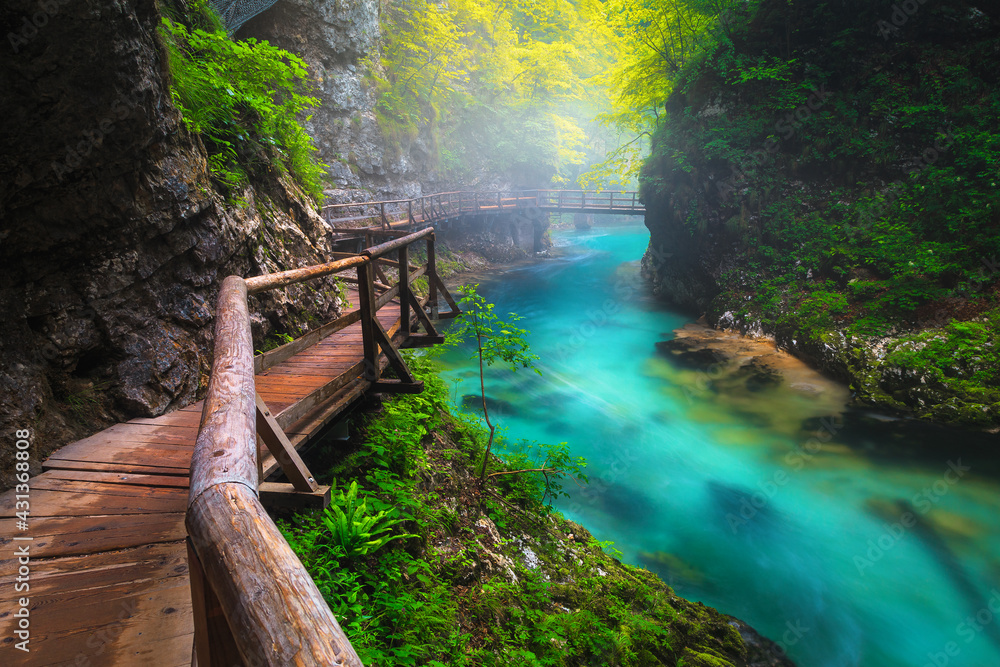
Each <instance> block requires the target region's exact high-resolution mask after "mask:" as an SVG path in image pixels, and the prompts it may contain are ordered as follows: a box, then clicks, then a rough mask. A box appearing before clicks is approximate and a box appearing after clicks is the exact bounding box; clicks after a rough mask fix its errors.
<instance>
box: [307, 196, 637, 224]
mask: <svg viewBox="0 0 1000 667" xmlns="http://www.w3.org/2000/svg"><path fill="white" fill-rule="evenodd" d="M541 213H596V214H611V215H645V214H646V207H645V205H644V204H643V203H642V202H641V201H639V193H638V192H632V191H629V192H617V191H613V190H612V191H601V192H589V191H586V190H525V191H522V192H507V193H505V192H489V193H486V192H441V193H438V194H433V195H426V196H423V197H418V198H416V199H397V200H392V201H373V202H363V203H351V204H330V205H327V206H324V207H323V218H324V219H325V220H326V221H327V223H328V224H330V226H331V227H333V228H334V229H335V230H339V231H351V230H352V228H356V227H365V226H371V227H379V228H381V229H398V228H410V229H413V228H417V227H421V226H427V225H433V224H438V223H443V222H449V221H452V220H456V219H458V218H462V217H468V216H483V215H497V214H519V215H523V216H525V217H528V218H536V217H538V216H539V214H541Z"/></svg>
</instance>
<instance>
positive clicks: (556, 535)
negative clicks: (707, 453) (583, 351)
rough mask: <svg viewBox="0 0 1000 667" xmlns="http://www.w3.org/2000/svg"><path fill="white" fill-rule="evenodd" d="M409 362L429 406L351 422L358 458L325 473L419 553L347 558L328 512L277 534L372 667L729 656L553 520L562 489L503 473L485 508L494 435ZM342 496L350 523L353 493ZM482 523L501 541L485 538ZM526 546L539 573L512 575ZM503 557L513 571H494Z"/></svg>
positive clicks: (703, 627) (719, 630)
mask: <svg viewBox="0 0 1000 667" xmlns="http://www.w3.org/2000/svg"><path fill="white" fill-rule="evenodd" d="M407 363H408V365H409V366H410V368H411V369H412V370H413V372H414V373H415V374H416V375H417V376H418V377H419V378H420V379H421V380H423V381H424V383H425V391H424V393H423V394H417V395H399V396H395V397H393V398H392V399H391V400H387V401H386V402H385V403H384V404H383V409H382V411H381V412H380V413H379V414H377V415H371V416H362V417H360V418H359V419H358V420H356V422H355V424H354V426H355V428H358V429H360V430H361V431H362V434H361V435H360V436H358V440H359V444H358V446H357V449H355V450H354V451H353V452H351V453H350V454H348V455H346V456H344V455H341V458H340V460H339V461H338V462H337V463H336V464H334V466H333V468H332V470H331V474H332V475H333V476H334V477H335V478H342V479H347V478H350V479H353V480H357V481H358V484H357V492H356V494H354V497H355V503H354V507H355V508H357V507H358V502H357V500H356V499H357V498H362V497H363V498H364V502H365V504H366V506H367V508H369V509H367V510H366V511H365V512H364V513H363V514H364V515H365V516H369V517H370V516H375V515H377V514H379V513H381V512H386V511H390V512H392V511H396V512H398V515H394V516H395V518H393V519H391V521H393V522H394V523H393V525H392V526H387V527H389V528H390V530H389V532H387V533H384V534H383V537H390V536H396V537H398V536H399V535H397V534H396V532H395V531H397V529H398V531H399V532H402V530H406V531H408V532H412V533H415V534H419V535H420V539H408V540H405V541H403V540H395V539H393V541H391V542H390V541H388V540H387V541H386V542H385V543H383V544H382V545H380V548H378V549H371V550H369V551H368V553H367V554H364V555H356V556H354V557H351V556H349V554H348V553H347V551H346V550H345V547H344V546H343V545H342V543H341V542H340V541H339V540H337V539H335V538H334V537H333V536H332V535H333V533H334V531H337V530H340V528H337V527H331V526H329V525H328V522H327V521H325V520H324V513H321V512H311V513H306V514H300V515H297V516H296V517H294V518H293V519H292V520H291V521H287V522H281V523H280V524H279V526H280V528H281V530H282V533H283V534H284V535H285V537H286V539H287V540H288V541H289V544H291V545H292V548H293V549H294V550H295V552H296V554H298V556H299V558H300V559H301V560H302V562H303V564H304V565H305V567H306V569H307V570H308V571H309V573H310V574H311V575H312V577H313V579H314V580H315V582H316V584H317V586H318V588H319V589H320V591H321V592H322V594H323V595H324V597H325V599H326V600H327V602H328V604H329V605H330V608H331V610H332V611H333V613H334V615H335V616H336V617H337V619H338V621H339V622H340V624H341V627H342V628H343V629H344V631H345V632H346V634H347V636H348V638H349V639H350V641H351V643H352V645H353V646H354V647H355V649H356V650H357V651H358V653H359V655H360V656H361V658H362V660H363V661H364V663H365V664H366V665H426V666H434V667H441V666H443V665H456V666H457V665H462V666H480V665H482V666H487V665H489V666H493V665H497V666H499V665H506V664H509V663H510V661H511V660H516V661H517V662H518V663H519V664H525V665H536V666H543V665H605V664H606V665H622V666H625V665H627V666H635V667H640V666H644V665H650V664H672V661H673V660H674V656H675V655H678V654H681V653H683V651H684V647H685V646H693V647H696V648H697V649H698V651H699V652H704V651H708V652H712V651H720V650H721V651H727V652H729V653H731V654H733V655H737V654H739V652H740V651H741V650H742V645H741V644H740V642H739V638H738V634H736V633H735V631H734V630H732V629H731V628H730V626H729V625H728V624H727V622H726V619H725V618H724V617H722V616H721V615H719V614H717V613H716V612H714V611H712V610H709V609H707V608H706V607H704V606H699V605H693V604H690V603H686V602H684V601H683V600H679V599H677V598H675V597H673V596H672V594H671V593H670V591H669V589H668V588H667V587H666V586H665V585H664V584H663V583H662V582H661V581H659V580H658V579H657V578H656V577H655V576H654V575H652V574H651V573H649V572H648V571H645V570H639V569H637V568H633V567H629V566H625V565H622V564H621V563H618V562H616V561H614V560H612V558H611V557H609V556H608V555H606V554H605V553H604V552H603V551H602V546H606V545H601V544H600V543H598V542H597V541H596V540H594V539H593V538H592V537H590V536H589V534H587V532H586V530H585V529H583V528H582V527H580V526H577V525H575V524H571V523H568V522H566V521H565V520H563V519H562V518H561V517H559V515H558V514H557V513H553V512H552V511H551V508H549V507H548V506H547V505H545V504H544V503H545V501H546V499H551V494H552V493H558V487H557V486H555V485H553V486H550V487H548V488H547V490H543V489H542V486H541V485H537V486H534V487H532V486H531V484H530V483H529V482H530V479H531V478H529V477H526V476H524V475H507V476H503V477H498V478H497V480H498V481H497V484H496V486H495V487H494V490H495V491H490V492H489V493H486V494H480V492H479V490H478V488H477V487H476V485H475V483H474V472H473V468H474V467H475V462H476V461H478V459H479V457H481V456H482V455H483V452H484V450H485V445H486V442H487V438H488V434H487V433H486V432H485V430H484V428H483V427H482V426H481V425H480V423H479V421H478V420H477V419H475V418H474V417H472V416H468V415H462V414H458V415H451V414H449V413H448V412H447V405H448V396H447V387H446V386H445V384H444V382H442V380H441V379H440V378H438V377H437V375H436V374H435V373H434V372H433V369H434V366H433V364H432V362H431V361H430V360H429V359H428V357H427V356H426V355H425V354H408V355H407ZM509 451H510V452H511V455H510V457H509V460H508V461H504V462H499V461H498V462H497V466H498V468H499V469H500V470H502V471H507V470H512V469H513V468H514V467H518V466H521V465H527V464H529V463H537V462H538V461H539V458H540V457H549V458H548V462H549V463H551V464H553V465H560V466H562V467H565V468H570V467H572V465H575V464H576V463H582V462H580V461H576V462H575V463H570V462H567V461H566V460H565V459H566V458H567V457H568V451H567V450H566V448H565V446H564V445H563V446H560V447H557V448H555V449H552V450H546V449H545V448H541V449H539V448H537V447H531V446H527V445H525V446H516V447H510V448H509ZM543 452H546V453H543ZM553 481H556V480H553ZM535 482H539V480H537V479H536V480H535ZM546 494H548V498H546ZM342 495H343V497H342V498H341V499H339V500H338V506H339V507H341V508H342V509H343V508H347V509H346V510H345V511H344V514H345V516H346V515H348V514H349V513H350V512H351V510H350V507H351V504H350V502H349V497H350V496H351V495H352V493H351V492H350V491H348V492H347V493H344V494H342ZM484 511H485V512H486V513H487V514H488V516H489V518H490V519H491V520H492V521H493V523H494V524H495V526H496V528H497V530H498V531H500V534H501V538H500V540H499V541H498V542H496V541H494V539H493V538H492V537H490V536H489V535H487V534H484V532H483V529H482V527H481V526H482V524H483V521H484V520H485V519H484V517H483V514H482V513H483V512H484ZM355 513H357V512H356V511H355ZM399 520H402V521H403V523H395V522H396V521H399ZM570 534H572V535H570ZM506 535H513V536H516V537H517V540H518V542H516V543H515V542H512V541H508V538H507V537H506ZM525 540H527V542H525ZM518 544H521V545H523V546H522V547H519V546H518ZM529 545H530V548H531V549H532V550H533V551H534V553H535V556H536V557H537V558H538V560H539V561H540V563H542V564H543V565H542V569H534V568H527V567H525V566H524V565H522V564H521V562H520V560H521V555H520V553H519V548H523V547H524V546H529ZM501 555H502V557H503V558H505V559H509V560H507V561H506V562H508V563H509V564H510V565H509V567H511V568H512V569H511V570H510V571H509V572H508V571H507V570H505V568H504V567H503V566H502V565H501V566H496V565H490V563H497V562H501V561H499V560H498V558H499V557H500V556H501ZM619 555H620V554H619ZM709 627H711V628H712V629H711V631H709V630H708V628H709Z"/></svg>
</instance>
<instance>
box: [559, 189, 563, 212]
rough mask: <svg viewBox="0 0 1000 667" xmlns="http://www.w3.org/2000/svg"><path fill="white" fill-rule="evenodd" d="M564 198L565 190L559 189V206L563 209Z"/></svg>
mask: <svg viewBox="0 0 1000 667" xmlns="http://www.w3.org/2000/svg"><path fill="white" fill-rule="evenodd" d="M562 198H563V191H562V190H560V191H559V208H560V209H562V207H563V204H562Z"/></svg>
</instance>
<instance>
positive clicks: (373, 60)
mask: <svg viewBox="0 0 1000 667" xmlns="http://www.w3.org/2000/svg"><path fill="white" fill-rule="evenodd" d="M380 36H381V32H380V27H379V3H378V2H377V0H337V1H336V2H329V3H316V2H311V1H310V0H285V1H282V2H279V3H278V4H277V5H275V6H274V7H272V8H271V9H270V10H268V11H266V12H264V13H262V14H260V15H259V16H257V17H255V18H253V19H251V20H250V21H248V22H247V23H246V24H245V25H244V26H243V27H242V28H241V29H240V31H239V33H238V35H237V37H239V38H247V37H254V38H257V39H266V40H268V41H269V42H270V43H271V44H274V45H276V46H279V47H281V48H283V49H285V50H288V51H291V52H293V53H296V54H298V55H300V56H301V57H302V58H303V60H305V61H306V62H307V63H308V64H309V70H310V76H311V78H312V79H313V81H314V84H315V89H314V91H313V94H314V95H315V96H316V97H318V98H319V99H320V105H319V106H318V107H317V108H315V109H314V110H313V113H312V118H311V120H309V121H307V122H306V123H305V125H306V129H307V130H308V131H309V133H310V135H312V137H313V138H314V140H315V142H316V145H317V147H318V148H319V156H320V159H321V160H322V161H323V162H324V163H326V164H327V165H328V166H329V175H330V183H329V189H328V191H327V196H328V198H329V200H330V201H331V202H337V203H339V202H353V201H378V200H387V199H403V198H410V197H419V196H420V195H421V194H425V193H429V192H438V191H441V190H442V189H445V184H443V183H439V182H438V181H437V178H436V176H435V174H434V171H433V169H432V168H431V167H430V161H431V160H430V157H431V156H430V152H429V148H428V145H427V140H426V138H424V137H418V138H417V139H416V140H414V141H413V142H412V143H410V144H408V145H405V146H396V145H393V144H392V142H390V141H388V140H387V139H386V138H385V137H384V135H383V134H382V132H381V130H380V129H379V126H378V123H377V121H376V117H375V112H374V109H375V104H376V101H377V100H376V96H375V89H374V85H373V83H372V80H371V78H370V76H369V77H368V78H367V79H366V73H367V72H368V71H369V70H370V69H376V70H377V69H378V68H380V67H381V65H380V63H379V53H380V47H379V40H380Z"/></svg>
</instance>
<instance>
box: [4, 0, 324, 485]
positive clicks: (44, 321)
mask: <svg viewBox="0 0 1000 667" xmlns="http://www.w3.org/2000/svg"><path fill="white" fill-rule="evenodd" d="M39 7H40V5H39V4H38V3H37V2H32V1H29V0H13V1H12V2H6V3H4V5H3V8H2V9H0V19H2V23H3V25H5V26H10V27H11V29H12V31H13V32H12V35H13V37H12V38H9V40H8V41H10V43H9V44H4V48H10V49H11V50H12V51H13V53H8V54H7V55H5V56H4V60H5V66H4V67H3V68H2V69H0V87H2V88H3V90H4V91H5V92H4V95H3V96H2V98H0V116H2V117H3V118H4V122H5V132H4V133H3V135H2V137H0V310H2V312H3V317H2V319H0V438H2V439H3V441H5V442H7V441H10V442H12V440H8V436H9V435H10V433H11V432H12V431H13V430H14V429H18V428H33V429H35V431H36V436H35V439H34V442H35V443H36V445H37V446H38V447H39V448H40V451H37V452H34V453H33V457H32V465H33V466H35V467H36V468H37V465H38V463H39V462H40V460H41V459H42V458H43V455H44V453H45V452H47V451H49V450H51V449H53V448H55V447H56V446H58V445H60V444H63V443H64V442H66V441H68V440H71V439H73V438H75V437H80V436H82V435H85V434H87V433H89V432H92V431H94V430H96V429H97V428H99V427H103V426H106V425H108V424H109V423H111V422H113V421H115V420H120V419H124V418H130V417H135V416H151V415H157V414H161V413H163V412H165V411H168V410H171V409H174V408H177V407H180V406H182V405H184V404H187V403H189V402H191V401H192V400H194V399H195V398H196V397H197V396H198V395H199V392H200V391H201V390H202V389H203V388H204V386H205V382H206V373H207V371H208V370H209V366H210V348H211V327H212V320H213V311H214V300H215V296H216V290H217V285H218V284H219V282H220V280H221V278H222V277H224V276H226V275H229V274H239V275H253V274H257V273H262V272H268V271H274V270H280V269H283V268H291V267H294V266H302V265H307V264H312V263H317V262H319V261H321V260H323V259H324V258H325V257H327V256H328V255H327V253H328V251H329V244H328V241H329V239H328V236H327V232H326V227H325V226H324V224H323V223H322V220H321V219H320V218H319V217H318V215H317V214H316V213H315V211H314V210H313V209H312V208H311V204H310V202H308V201H307V200H306V199H305V198H304V197H303V196H302V195H301V193H300V192H299V191H298V189H297V188H296V187H295V186H294V184H291V183H289V182H286V181H283V180H274V181H273V182H269V183H258V184H256V185H255V188H254V189H252V190H248V191H246V192H244V193H243V196H244V198H245V199H246V201H247V202H248V203H247V205H245V206H241V207H237V206H230V205H227V204H226V203H225V201H224V200H223V198H222V197H221V196H220V195H218V194H217V193H216V192H215V191H214V189H213V186H212V183H211V181H210V179H209V175H208V172H207V168H206V160H205V152H204V149H203V148H202V146H201V145H200V142H199V140H198V139H197V138H196V137H193V136H192V135H190V134H189V133H188V132H187V131H186V130H185V129H184V127H183V124H182V123H181V122H180V117H179V115H178V113H177V112H176V110H175V109H174V108H173V106H172V104H171V100H170V94H169V90H168V87H167V74H166V70H165V65H164V53H163V50H162V48H161V44H160V41H159V39H158V36H157V27H158V26H159V24H160V20H161V17H160V14H159V12H158V8H157V5H155V4H154V3H146V2H141V3H125V2H117V1H116V0H95V1H94V2H89V3H51V4H50V5H46V7H49V8H50V9H51V10H52V13H48V10H47V9H44V8H43V9H42V10H40V9H39ZM314 287H315V288H316V289H314V290H308V291H307V290H304V289H303V290H300V291H299V292H296V291H295V290H290V291H289V292H288V293H287V294H280V295H277V296H274V297H267V298H264V299H261V300H257V301H256V302H255V303H253V304H251V309H252V310H253V311H254V313H255V315H254V317H255V327H254V328H255V340H256V341H260V340H261V339H262V338H263V336H264V335H265V333H266V332H267V331H269V330H270V329H271V328H272V327H273V326H280V327H282V328H283V329H285V330H292V331H295V330H296V329H297V328H299V327H308V324H309V322H310V321H312V320H314V319H322V318H327V317H329V316H332V315H334V314H335V313H337V312H338V308H339V299H338V296H337V294H336V290H335V288H334V286H333V285H332V284H327V285H322V286H315V285H314ZM2 451H3V454H2V457H0V470H2V471H3V473H4V475H7V474H9V472H10V471H11V470H12V466H11V465H10V461H11V460H12V459H11V458H10V457H11V456H12V454H11V451H12V450H11V449H10V448H6V447H5V448H3V450H2Z"/></svg>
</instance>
